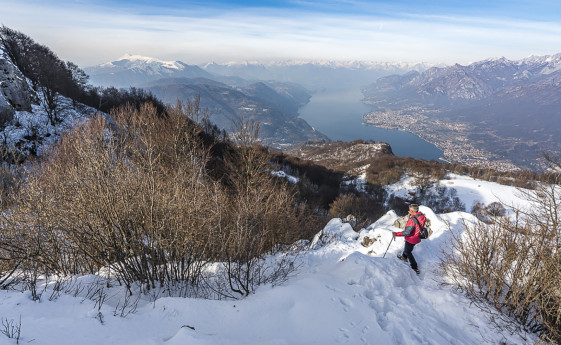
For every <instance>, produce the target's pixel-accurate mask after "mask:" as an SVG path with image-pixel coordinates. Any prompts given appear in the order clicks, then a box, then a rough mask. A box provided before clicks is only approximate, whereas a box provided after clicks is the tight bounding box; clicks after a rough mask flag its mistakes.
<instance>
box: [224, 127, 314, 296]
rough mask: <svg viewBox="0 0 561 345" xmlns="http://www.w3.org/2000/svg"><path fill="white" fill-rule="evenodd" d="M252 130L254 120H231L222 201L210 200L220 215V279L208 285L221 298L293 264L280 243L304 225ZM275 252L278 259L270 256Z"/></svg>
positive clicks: (275, 277) (274, 277)
mask: <svg viewBox="0 0 561 345" xmlns="http://www.w3.org/2000/svg"><path fill="white" fill-rule="evenodd" d="M258 132H259V125H258V123H255V122H252V121H245V120H240V122H238V123H237V124H236V131H235V133H234V134H233V138H234V141H235V144H236V145H237V150H236V151H235V152H234V155H233V156H231V157H229V162H230V171H231V173H230V175H229V178H228V181H227V185H228V186H229V195H228V202H226V203H225V202H221V201H216V202H215V203H214V205H215V208H216V209H217V213H218V214H222V215H224V220H225V221H223V222H221V226H220V228H219V229H218V231H217V233H216V236H217V237H216V238H217V239H219V242H218V246H219V250H217V251H216V254H217V257H216V260H217V261H219V262H221V263H222V264H221V270H220V271H219V273H220V274H221V275H222V276H223V284H222V285H220V283H218V284H217V285H215V286H214V289H215V292H216V293H218V294H219V295H221V296H223V297H233V298H236V297H240V296H247V295H248V294H250V293H252V292H254V291H255V289H256V287H257V286H259V285H262V284H267V283H274V282H278V281H282V280H283V279H284V278H285V277H286V276H287V275H288V274H289V273H290V272H291V270H292V269H293V268H292V269H291V267H293V259H291V258H293V256H290V255H287V253H286V252H287V249H286V245H289V244H291V243H293V242H295V241H296V240H298V239H300V237H301V235H302V230H301V229H302V228H306V225H305V220H306V219H305V217H303V216H305V214H304V213H302V212H305V210H304V209H299V208H298V205H297V204H296V203H295V198H294V193H295V192H294V191H293V190H292V188H290V187H289V186H287V185H286V184H285V183H282V181H281V180H280V179H278V178H276V177H274V176H273V175H272V174H271V173H270V170H269V169H270V167H269V165H268V152H267V150H264V148H263V147H261V146H258V145H257V140H258V139H257V138H258ZM281 252H283V253H284V254H281ZM275 254H276V255H280V256H279V257H282V258H283V259H282V260H272V259H271V255H275ZM271 260H272V261H271Z"/></svg>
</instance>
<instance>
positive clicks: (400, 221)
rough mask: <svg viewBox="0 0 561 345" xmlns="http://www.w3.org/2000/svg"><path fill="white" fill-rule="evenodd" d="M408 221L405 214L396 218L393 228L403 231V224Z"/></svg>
mask: <svg viewBox="0 0 561 345" xmlns="http://www.w3.org/2000/svg"><path fill="white" fill-rule="evenodd" d="M408 220H409V215H408V214H406V215H405V216H403V217H399V218H397V219H396V220H395V222H393V226H395V227H396V228H400V229H405V224H407V221H408Z"/></svg>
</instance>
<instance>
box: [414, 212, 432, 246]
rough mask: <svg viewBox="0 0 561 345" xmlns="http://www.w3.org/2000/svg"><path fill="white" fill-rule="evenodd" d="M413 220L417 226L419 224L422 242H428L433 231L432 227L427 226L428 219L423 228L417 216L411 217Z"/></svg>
mask: <svg viewBox="0 0 561 345" xmlns="http://www.w3.org/2000/svg"><path fill="white" fill-rule="evenodd" d="M421 214H422V213H421ZM411 219H413V221H414V222H415V224H417V225H418V226H419V228H420V230H419V237H420V238H421V239H422V240H426V239H427V238H429V236H430V235H431V234H432V231H431V229H430V225H427V223H428V219H427V220H426V221H425V226H422V225H421V223H419V220H418V219H417V216H411Z"/></svg>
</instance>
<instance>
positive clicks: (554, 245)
mask: <svg viewBox="0 0 561 345" xmlns="http://www.w3.org/2000/svg"><path fill="white" fill-rule="evenodd" d="M560 193H561V191H560V189H559V186H558V185H555V184H553V185H540V186H538V187H537V188H536V190H535V191H531V192H527V193H526V195H525V197H526V198H527V199H528V200H529V201H530V202H532V203H533V204H534V205H535V207H532V209H531V210H522V209H518V210H517V213H516V215H517V216H516V219H515V220H514V221H513V220H511V219H509V218H507V217H501V216H499V217H497V216H494V215H492V214H489V215H488V217H489V218H490V219H491V220H492V222H491V224H490V225H485V224H483V223H479V224H476V225H473V226H466V228H465V232H464V233H463V235H460V234H455V237H454V238H453V240H452V242H451V245H452V246H451V250H450V252H448V253H447V254H446V256H445V259H444V261H443V268H444V270H445V272H446V273H447V274H448V276H449V277H450V278H451V279H452V281H453V282H454V284H456V285H457V286H459V287H460V288H461V289H462V290H464V291H465V292H466V293H467V294H468V295H469V296H470V297H472V298H473V299H474V300H475V301H476V302H478V305H480V306H483V307H485V306H486V305H488V304H487V303H489V302H490V304H491V305H492V306H493V307H495V308H496V309H497V310H499V311H500V312H503V313H504V314H505V315H508V316H509V317H513V318H515V319H516V320H517V321H519V322H520V323H521V324H522V325H523V326H524V328H525V329H527V330H529V331H532V332H538V333H540V334H541V335H542V336H543V337H544V338H546V340H547V341H554V342H557V343H559V342H560V341H561V289H560V287H559V282H560V281H561V223H560V221H561V218H560V216H561V213H560V212H561V199H560Z"/></svg>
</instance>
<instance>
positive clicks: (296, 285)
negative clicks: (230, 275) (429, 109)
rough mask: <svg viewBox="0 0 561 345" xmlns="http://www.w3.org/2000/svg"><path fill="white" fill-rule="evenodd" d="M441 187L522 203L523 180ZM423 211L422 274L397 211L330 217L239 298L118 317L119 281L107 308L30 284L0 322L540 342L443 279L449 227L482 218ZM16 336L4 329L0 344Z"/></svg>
mask: <svg viewBox="0 0 561 345" xmlns="http://www.w3.org/2000/svg"><path fill="white" fill-rule="evenodd" d="M402 183H403V184H404V186H401V187H400V186H398V185H395V186H393V188H394V189H395V190H396V191H397V190H399V188H404V190H405V189H406V188H407V187H406V186H405V184H406V183H407V181H402ZM441 183H444V184H449V185H450V186H453V187H454V188H456V189H457V190H458V195H459V196H460V198H462V200H464V202H465V203H466V205H470V202H475V201H482V202H483V203H485V204H488V203H490V202H492V201H496V200H498V199H502V200H503V201H513V202H514V201H520V199H518V196H517V195H518V194H517V192H516V189H515V188H512V187H505V186H501V185H498V184H495V183H490V182H484V181H478V180H474V179H470V178H466V177H461V176H452V177H451V179H450V180H443V181H441ZM464 198H465V199H464ZM503 198H504V199H503ZM421 211H422V212H423V213H425V214H426V215H427V217H428V218H430V219H431V222H432V229H433V231H434V233H433V235H432V237H431V239H430V240H424V241H423V242H422V243H421V244H419V245H417V246H416V247H415V251H414V254H415V256H416V258H417V261H418V262H419V267H420V269H421V275H420V276H417V275H416V274H415V273H414V272H413V271H412V270H411V269H410V268H409V267H408V265H406V264H405V263H403V262H401V261H400V260H398V259H397V258H396V254H398V253H400V251H401V249H402V247H403V238H397V239H396V240H395V241H394V242H392V236H391V232H392V231H398V229H397V228H395V227H393V226H392V224H393V222H394V220H395V219H396V218H397V215H396V214H395V213H394V212H393V211H390V212H388V213H387V214H386V215H384V216H383V217H382V218H380V219H379V220H378V221H376V222H375V223H374V224H372V225H370V226H369V227H368V228H367V229H362V230H360V231H359V232H355V231H353V230H352V228H351V227H350V225H348V224H345V223H343V222H342V221H341V220H340V219H333V220H331V221H330V222H329V224H328V225H327V226H326V227H325V228H324V229H323V230H322V231H321V234H322V236H323V237H322V239H323V241H317V240H318V238H316V241H313V242H312V244H311V245H310V249H309V250H307V251H306V252H304V253H303V254H302V255H301V256H300V258H299V259H298V260H299V261H298V262H299V263H300V266H299V268H298V270H297V272H296V274H295V276H293V277H292V278H291V279H289V280H288V281H287V282H286V283H284V284H283V285H280V286H275V287H271V286H262V287H260V288H259V289H258V290H257V292H256V293H255V294H253V295H250V296H249V297H247V298H245V299H242V300H236V301H215V300H204V299H193V298H171V297H166V298H155V299H153V300H151V299H150V298H149V296H145V297H143V299H142V301H140V303H139V305H138V308H137V309H136V311H135V312H134V313H130V314H129V315H127V316H126V317H121V316H119V315H115V314H119V313H118V310H119V306H118V305H117V303H118V301H120V303H122V302H123V298H122V296H123V294H122V291H120V290H119V288H117V287H113V288H111V289H108V290H107V292H108V296H109V298H108V299H107V300H106V301H105V303H103V304H102V305H101V308H98V305H96V303H95V302H94V301H92V300H89V299H84V298H80V297H73V296H72V295H71V294H69V295H61V296H59V297H58V298H56V299H54V300H53V301H50V300H49V298H48V296H49V293H48V292H46V293H44V294H43V298H42V299H41V301H39V302H33V301H32V300H31V297H30V294H29V293H28V292H24V293H21V292H16V291H0V318H2V321H12V322H14V323H16V324H19V322H20V321H19V320H20V317H21V337H20V344H27V343H29V344H37V345H39V344H41V345H42V344H48V345H55V344H56V345H65V344H84V345H85V344H92V345H94V344H95V345H99V344H139V345H155V344H170V345H172V344H205V345H217V344H236V345H237V344H239V345H242V344H243V345H248V344H256V345H257V344H267V345H281V344H322V345H324V344H443V345H444V344H474V345H476V344H477V345H479V344H500V343H506V344H526V343H534V342H535V340H536V338H535V337H534V336H533V335H526V337H527V338H526V339H523V338H521V336H520V335H516V334H515V335H513V334H510V333H508V332H507V331H505V330H504V329H505V328H504V327H497V326H496V325H494V324H493V323H491V322H490V320H489V317H488V316H487V315H486V314H485V313H483V312H482V311H480V310H479V309H477V308H476V307H474V306H472V305H471V304H470V300H469V299H467V298H466V297H464V296H463V295H462V294H461V293H460V292H457V291H455V290H454V289H453V288H451V287H450V286H446V285H443V284H441V283H442V281H443V279H442V276H441V273H440V272H439V266H438V264H439V261H440V256H441V248H442V247H443V246H445V244H446V241H447V239H448V238H449V236H450V229H454V230H455V231H461V229H462V224H463V222H464V221H468V222H470V221H474V217H473V216H472V215H470V214H467V213H463V212H453V213H448V214H440V215H436V214H434V213H433V212H432V211H431V210H430V209H428V208H426V207H422V208H421ZM365 236H368V237H370V238H374V239H376V241H375V242H374V243H373V244H372V245H371V246H370V247H368V248H366V247H364V246H363V245H362V240H363V238H364V237H365ZM325 242H326V243H325ZM322 243H323V244H322ZM388 246H389V250H388V253H387V255H386V256H385V258H384V257H383V254H384V252H385V251H386V249H387V248H388ZM81 279H83V281H84V282H87V281H91V279H92V277H83V278H81ZM121 305H122V304H121ZM100 313H101V314H100ZM101 320H103V322H101ZM501 329H503V331H501ZM0 330H1V327H0ZM15 343H16V342H15V340H14V339H9V338H7V337H5V336H4V335H2V334H0V344H15Z"/></svg>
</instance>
